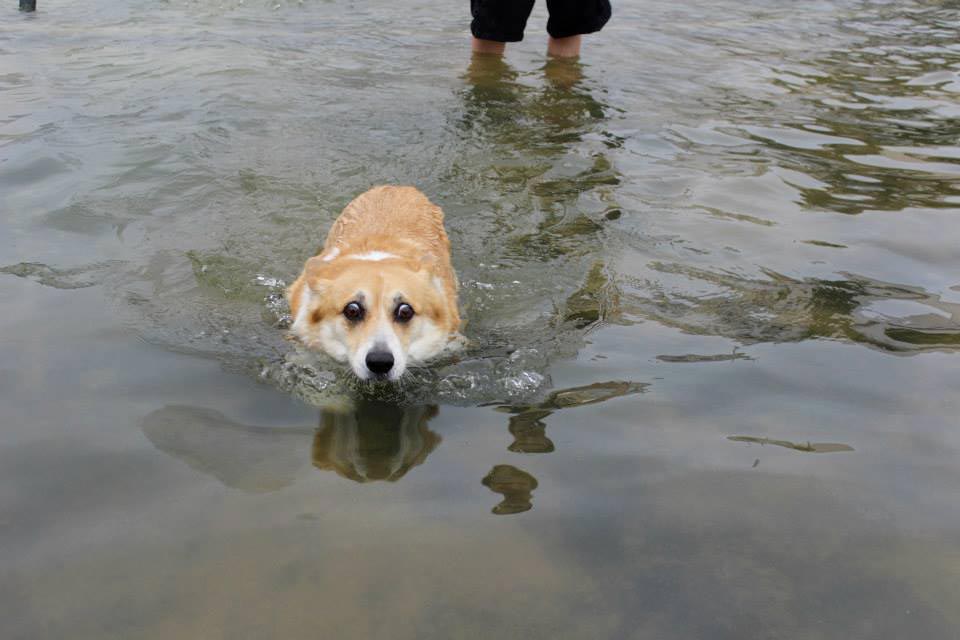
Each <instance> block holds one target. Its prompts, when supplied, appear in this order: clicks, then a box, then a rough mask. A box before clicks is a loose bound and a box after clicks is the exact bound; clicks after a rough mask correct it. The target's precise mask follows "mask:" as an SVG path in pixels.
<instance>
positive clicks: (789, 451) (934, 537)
mask: <svg viewBox="0 0 960 640" xmlns="http://www.w3.org/2000/svg"><path fill="white" fill-rule="evenodd" d="M0 300H2V301H3V302H4V306H5V307H6V308H11V309H19V310H20V311H19V313H16V312H15V313H13V314H11V315H10V316H7V317H5V318H4V319H3V320H2V321H0V322H2V326H0V331H2V335H4V336H20V337H23V336H27V335H29V336H30V337H29V339H19V340H11V339H9V338H8V339H5V340H0V358H2V361H3V362H4V363H7V364H6V366H5V367H4V368H3V370H2V372H0V376H2V379H3V381H4V384H2V385H0V402H2V404H3V406H4V407H6V424H7V428H6V429H5V443H4V447H3V450H2V453H0V486H2V487H4V489H3V497H4V502H5V503H6V506H5V508H4V513H6V514H16V518H13V519H5V520H4V522H3V529H4V558H5V561H4V564H5V565H6V566H5V571H4V573H5V577H4V580H3V585H4V586H3V587H2V594H3V595H2V597H0V603H2V604H0V607H2V611H0V613H2V620H4V623H3V626H4V628H5V633H4V637H7V638H36V637H65V636H69V637H73V638H110V637H116V638H130V637H137V638H154V637H156V638H160V637H164V638H167V637H235V638H262V637H304V636H316V635H323V636H326V635H331V636H336V637H342V638H369V637H393V638H434V637H435V638H455V637H463V638H473V637H494V636H496V637H515V638H529V637H548V636H549V637H569V638H583V637H594V638H600V637H605V638H634V637H636V638H640V637H707V636H709V637H718V638H725V637H729V638H741V637H744V636H745V635H746V636H749V637H791V638H796V637H838V638H839V637H874V638H902V637H905V636H906V635H908V634H915V633H923V634H925V635H926V637H931V638H948V637H952V634H954V633H955V630H956V629H957V628H958V627H957V625H958V623H960V620H958V619H957V613H956V612H957V611H958V609H957V607H956V605H957V594H958V593H960V590H958V584H957V578H956V576H957V575H958V573H957V572H955V571H951V570H950V569H949V568H950V567H955V568H956V567H958V566H960V564H958V563H960V549H958V547H957V544H956V539H955V536H953V532H955V531H956V530H957V527H958V526H960V522H958V519H960V516H958V514H957V511H956V509H954V508H953V507H954V505H953V504H952V500H951V498H950V496H952V495H953V492H952V489H951V485H953V484H954V483H955V481H956V480H957V478H956V473H955V471H945V469H951V468H953V462H954V456H955V452H956V450H957V445H958V442H957V441H956V437H955V436H956V434H955V432H951V430H950V429H949V428H948V423H949V422H951V421H952V420H953V418H954V417H955V416H956V415H958V407H957V399H956V396H943V395H941V394H939V393H937V392H936V391H935V390H936V389H937V388H938V385H936V384H931V382H932V381H936V380H941V379H944V378H948V377H951V376H956V375H957V374H958V373H960V371H958V370H957V365H956V364H955V359H951V358H949V357H948V356H946V355H943V354H929V355H927V356H924V357H921V358H916V357H914V358H900V359H891V358H890V357H889V356H887V355H885V354H883V353H880V352H875V351H870V350H864V349H861V348H857V347H855V346H851V345H846V344H841V343H833V342H805V343H800V344H793V345H766V346H760V347H756V348H752V349H751V350H750V357H749V358H735V359H731V360H713V361H706V362H689V361H683V360H680V361H674V362H669V361H668V362H664V361H662V360H658V359H657V358H656V355H657V353H663V352H664V351H669V352H672V353H676V354H684V353H709V352H710V350H711V348H712V347H713V346H714V344H715V343H716V344H717V346H719V342H718V341H717V340H716V339H715V338H709V337H697V336H690V335H684V334H681V333H679V332H676V331H672V330H669V329H665V328H663V327H661V326H657V325H653V324H644V325H640V326H639V327H637V326H634V327H631V328H630V329H629V334H628V332H627V330H626V329H622V328H620V329H618V328H610V329H608V330H604V331H600V332H597V333H595V334H593V335H592V338H591V340H590V343H589V344H588V345H587V346H586V348H584V349H583V350H582V352H581V353H580V355H579V357H578V358H577V359H575V360H573V361H570V362H566V363H564V364H561V365H560V366H558V367H556V369H555V371H554V377H555V382H556V383H557V385H556V386H557V387H558V388H577V387H578V386H583V385H584V384H595V380H596V379H597V377H598V375H600V373H601V372H602V374H603V375H605V376H613V377H616V376H617V375H618V374H622V375H623V376H624V377H626V376H627V375H628V374H629V372H631V371H632V372H634V373H635V372H636V371H637V369H638V366H639V368H641V369H642V370H644V371H646V372H648V373H649V378H648V379H647V383H648V385H649V386H647V387H644V388H643V389H642V390H640V391H638V392H636V393H632V394H628V395H624V396H622V397H611V398H609V399H606V401H604V402H602V403H600V404H596V405H594V406H592V407H590V408H589V409H581V408H579V407H578V406H577V404H576V403H570V405H569V406H565V403H564V402H562V401H557V402H555V403H554V405H553V406H551V407H548V408H544V409H541V410H539V411H538V412H537V411H533V413H531V411H527V413H523V412H522V411H521V412H517V411H516V410H515V408H514V412H513V413H510V412H509V411H506V412H505V411H504V410H499V411H498V410H497V408H496V407H472V408H458V407H447V406H444V407H440V408H439V409H435V410H434V411H431V412H423V413H421V414H418V415H417V416H415V417H414V418H413V420H412V421H413V422H414V423H416V424H413V425H412V426H410V425H406V424H404V425H401V426H400V427H396V426H395V425H394V426H391V425H393V424H394V423H391V422H390V420H389V419H386V421H383V420H381V423H380V424H381V427H380V428H379V429H378V428H376V427H372V428H368V429H367V430H366V431H363V430H362V429H361V430H360V431H359V432H358V433H359V436H357V432H355V433H354V435H355V436H356V437H359V440H360V441H359V442H354V443H353V444H352V445H350V446H346V447H344V446H340V448H339V449H338V447H337V445H336V444H335V443H334V444H330V442H331V441H335V440H336V439H337V437H338V434H337V433H336V432H334V433H332V435H331V432H330V429H331V428H332V429H334V431H336V429H338V428H340V427H339V426H338V425H336V424H333V422H331V419H330V417H329V416H325V415H320V416H318V412H317V410H316V409H313V408H310V407H307V406H305V405H303V404H301V403H299V402H297V401H295V400H292V399H290V398H289V397H288V396H286V395H284V394H281V393H279V392H277V391H276V390H274V389H272V388H270V387H266V386H263V385H261V384H258V383H257V382H256V381H254V380H252V379H251V378H249V377H247V376H242V375H235V374H229V373H224V372H223V371H222V370H221V369H220V367H219V365H218V364H216V363H214V362H211V361H208V360H204V359H200V358H196V357H191V356H186V355H178V354H174V353H170V352H169V351H166V350H162V349H159V348H157V347H154V346H151V345H149V344H146V343H144V342H142V341H141V340H139V339H138V338H136V337H135V336H136V334H135V333H134V332H133V331H132V330H131V329H130V328H129V327H126V326H123V324H122V323H118V322H117V321H116V318H117V315H116V314H114V313H112V312H111V310H110V307H109V304H105V303H106V302H107V301H106V300H105V299H103V298H102V297H101V296H100V295H94V294H92V293H91V290H84V291H82V292H77V291H57V290H50V289H44V288H42V287H39V286H37V285H35V284H33V283H29V282H25V281H20V280H11V279H7V280H0ZM13 301H16V302H17V304H16V305H10V304H8V303H10V302H13ZM40 308H42V309H52V308H59V309H70V313H69V314H62V315H58V314H43V313H37V312H36V309H40ZM36 318H43V320H42V321H41V322H40V323H39V324H37V321H36ZM28 325H29V330H28V328H27V327H28ZM626 339H630V340H633V342H632V343H631V344H633V345H634V347H635V352H632V353H630V354H629V355H628V354H625V353H624V352H623V350H622V349H621V348H620V345H621V343H622V341H623V340H626ZM78 345H79V346H78ZM881 359H882V360H883V362H884V367H885V372H886V375H885V376H884V377H883V378H880V379H878V378H877V377H876V376H867V375H864V372H867V371H870V370H871V369H872V368H874V367H876V366H877V362H878V361H879V360H881ZM840 363H842V365H841V364H840ZM13 368H16V370H18V371H21V372H23V373H22V375H14V373H13V371H12V370H13ZM52 389H56V390H57V397H56V399H55V401H54V398H52V397H51V390H52ZM745 390H749V391H745ZM931 390H933V391H931ZM613 395H616V394H613ZM534 409H535V408H534ZM381 410H382V408H381ZM370 411H372V412H373V413H370ZM434 412H435V415H434ZM371 415H373V416H376V415H377V410H376V409H369V408H368V413H367V416H368V417H369V416H371ZM518 416H520V419H517V417H518ZM374 422H376V419H373V422H370V421H369V420H368V424H373V423H374ZM401 422H402V421H401ZM383 425H386V426H383ZM411 433H413V435H412V436H411V435H410V434H411ZM732 438H736V440H734V439H732ZM411 443H412V444H411ZM518 443H519V445H518ZM822 444H833V445H843V446H840V447H833V448H830V447H827V448H826V449H823V450H822V451H824V452H818V446H819V445H822ZM518 446H519V450H518V449H517V447H518ZM538 447H539V451H541V453H532V452H529V451H531V448H532V450H534V451H536V450H538V449H537V448H538ZM411 449H412V450H411ZM548 450H549V451H550V453H549V455H543V452H545V451H548ZM525 451H528V452H525ZM38 469H42V470H43V472H42V473H37V472H35V470H38ZM398 469H399V470H400V471H401V473H400V477H402V479H403V481H402V482H398V481H393V482H390V481H386V482H374V481H372V480H376V479H385V478H386V475H385V474H389V473H390V472H394V473H395V472H397V470H398ZM378 470H379V471H378ZM391 470H392V471H391ZM378 473H379V474H380V475H377V474H378ZM351 474H354V475H353V476H351ZM363 474H368V475H367V476H366V477H363ZM358 479H359V480H370V481H360V482H358V481H357V480H358ZM386 479H388V480H389V478H386ZM904 479H909V482H905V481H904ZM393 480H397V478H393ZM518 514H522V515H518Z"/></svg>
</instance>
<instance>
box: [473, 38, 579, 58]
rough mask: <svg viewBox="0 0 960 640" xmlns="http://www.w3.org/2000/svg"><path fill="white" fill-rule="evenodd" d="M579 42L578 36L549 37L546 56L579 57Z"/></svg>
mask: <svg viewBox="0 0 960 640" xmlns="http://www.w3.org/2000/svg"><path fill="white" fill-rule="evenodd" d="M580 40H581V37H580V36H570V37H569V38H554V37H553V36H550V39H549V40H548V41H547V55H551V56H556V57H558V58H576V57H577V56H579V55H580ZM474 51H476V49H474Z"/></svg>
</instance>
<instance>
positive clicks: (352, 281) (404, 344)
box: [287, 186, 462, 381]
mask: <svg viewBox="0 0 960 640" xmlns="http://www.w3.org/2000/svg"><path fill="white" fill-rule="evenodd" d="M287 300H288V301H289V302H290V310H291V314H292V316H293V325H292V326H291V330H292V331H293V333H294V335H296V336H297V337H298V338H299V339H300V341H301V342H302V343H303V344H304V345H306V346H307V347H308V348H310V349H314V350H317V351H322V352H325V353H327V354H328V355H330V356H331V357H332V358H334V359H335V360H337V361H339V362H345V363H349V365H350V368H351V369H352V370H353V372H354V373H355V374H356V376H357V377H358V378H360V379H361V380H390V381H396V380H398V379H400V377H401V376H402V375H403V374H404V372H405V371H406V370H407V367H409V366H410V365H420V364H424V363H426V362H428V361H429V360H430V359H431V358H434V357H436V356H437V355H439V354H440V353H442V352H444V351H445V350H447V349H448V348H451V347H452V346H455V345H456V344H457V343H458V342H459V341H460V340H462V338H461V337H460V335H459V333H458V331H459V328H460V313H459V311H458V308H457V278H456V274H455V273H454V270H453V266H452V265H451V263H450V241H449V239H448V238H447V233H446V231H445V230H444V227H443V211H442V210H441V209H440V207H438V206H436V205H435V204H433V203H432V202H430V200H428V199H427V197H426V196H425V195H423V193H421V192H420V191H419V190H417V189H415V188H414V187H396V186H381V187H374V188H373V189H370V190H369V191H367V192H366V193H364V194H362V195H360V196H358V197H357V198H355V199H354V200H353V201H352V202H351V203H350V204H348V205H347V206H346V208H345V209H344V210H343V212H342V213H341V214H340V217H338V218H337V220H336V221H335V222H334V223H333V227H331V229H330V233H329V234H328V235H327V240H326V243H325V244H324V246H323V250H322V251H321V253H320V254H319V255H317V256H314V257H313V258H310V259H309V260H307V262H306V264H305V265H304V268H303V272H302V273H301V274H300V276H299V277H298V278H297V279H296V281H294V283H293V284H292V285H291V286H290V287H289V288H288V289H287Z"/></svg>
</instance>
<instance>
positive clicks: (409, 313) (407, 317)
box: [393, 302, 413, 322]
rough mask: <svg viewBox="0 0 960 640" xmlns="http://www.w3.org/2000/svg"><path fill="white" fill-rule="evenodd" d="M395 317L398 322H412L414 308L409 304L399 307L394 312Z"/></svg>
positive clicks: (399, 305)
mask: <svg viewBox="0 0 960 640" xmlns="http://www.w3.org/2000/svg"><path fill="white" fill-rule="evenodd" d="M393 317H394V318H396V319H397V322H410V321H411V320H412V319H413V307H411V306H410V305H408V304H407V303H405V302H404V303H401V304H398V305H397V310H396V311H394V312H393Z"/></svg>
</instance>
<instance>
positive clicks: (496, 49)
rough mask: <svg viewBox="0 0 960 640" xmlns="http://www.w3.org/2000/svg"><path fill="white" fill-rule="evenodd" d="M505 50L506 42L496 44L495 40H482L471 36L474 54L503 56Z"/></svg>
mask: <svg viewBox="0 0 960 640" xmlns="http://www.w3.org/2000/svg"><path fill="white" fill-rule="evenodd" d="M506 48H507V43H506V42H497V41H496V40H483V39H482V38H478V37H477V36H473V52H474V53H495V54H497V55H501V54H503V52H504V50H505V49H506Z"/></svg>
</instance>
